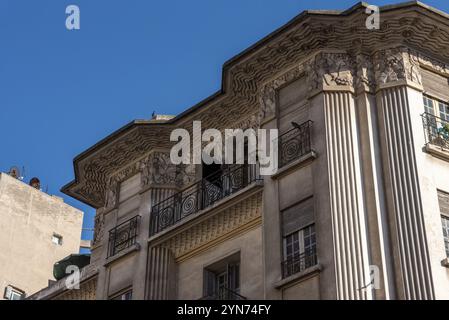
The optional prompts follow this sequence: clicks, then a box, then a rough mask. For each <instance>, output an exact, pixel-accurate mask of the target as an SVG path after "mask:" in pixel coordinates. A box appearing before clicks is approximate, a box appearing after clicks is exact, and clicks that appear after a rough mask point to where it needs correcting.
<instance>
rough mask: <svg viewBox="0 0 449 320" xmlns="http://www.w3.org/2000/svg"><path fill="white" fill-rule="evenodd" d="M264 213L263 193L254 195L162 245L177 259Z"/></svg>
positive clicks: (176, 235)
mask: <svg viewBox="0 0 449 320" xmlns="http://www.w3.org/2000/svg"><path fill="white" fill-rule="evenodd" d="M261 214H262V193H261V192H258V193H257V194H254V195H252V196H251V197H249V198H247V199H245V200H242V201H240V202H238V203H236V204H235V205H233V206H232V207H230V208H228V209H226V210H224V211H222V212H220V213H218V214H215V215H213V216H211V217H210V218H209V219H207V220H205V221H201V222H200V223H198V224H196V225H193V226H191V227H189V228H188V229H186V230H184V231H182V232H180V233H177V234H175V235H174V236H173V237H171V238H169V239H168V240H166V241H165V242H164V243H162V244H161V246H163V247H165V248H167V249H170V251H171V252H172V253H173V255H174V257H175V258H176V259H180V258H182V257H183V256H186V255H188V254H189V253H191V252H193V251H195V250H196V249H198V248H200V247H201V246H204V245H205V244H211V243H213V242H214V240H216V239H219V238H220V237H223V236H225V235H226V234H229V233H231V232H232V231H235V230H238V229H239V228H242V227H243V226H244V225H247V224H248V223H250V222H251V221H254V220H255V219H257V218H258V217H261Z"/></svg>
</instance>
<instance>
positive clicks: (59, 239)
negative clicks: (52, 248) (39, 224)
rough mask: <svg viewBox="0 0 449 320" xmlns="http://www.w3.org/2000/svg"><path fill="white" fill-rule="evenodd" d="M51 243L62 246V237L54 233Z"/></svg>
mask: <svg viewBox="0 0 449 320" xmlns="http://www.w3.org/2000/svg"><path fill="white" fill-rule="evenodd" d="M51 242H53V243H54V244H56V245H58V246H62V236H61V235H59V234H56V233H54V234H53V236H52V238H51Z"/></svg>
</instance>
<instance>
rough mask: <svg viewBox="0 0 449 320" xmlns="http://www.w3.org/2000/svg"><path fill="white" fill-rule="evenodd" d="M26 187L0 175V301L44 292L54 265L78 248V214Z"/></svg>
mask: <svg viewBox="0 0 449 320" xmlns="http://www.w3.org/2000/svg"><path fill="white" fill-rule="evenodd" d="M30 184H32V185H33V186H31V185H28V184H26V183H23V182H22V181H20V180H18V179H16V178H14V177H12V176H10V175H8V174H5V173H0V290H1V296H0V299H20V298H24V297H26V296H29V295H30V294H33V293H34V292H36V291H38V290H40V289H42V288H44V287H46V286H47V285H48V281H49V280H51V279H53V264H54V263H55V262H57V261H58V260H60V259H62V258H64V257H66V256H68V255H69V254H71V253H74V252H75V253H77V252H79V249H80V239H81V228H82V222H83V213H82V212H81V211H80V210H78V209H75V208H73V207H71V206H69V205H68V204H65V203H64V201H63V199H61V198H58V197H55V196H51V195H48V194H46V193H44V192H42V191H40V190H39V189H38V188H39V181H38V180H37V179H35V178H34V179H32V181H31V183H30Z"/></svg>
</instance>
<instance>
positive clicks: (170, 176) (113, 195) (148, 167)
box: [105, 151, 196, 209]
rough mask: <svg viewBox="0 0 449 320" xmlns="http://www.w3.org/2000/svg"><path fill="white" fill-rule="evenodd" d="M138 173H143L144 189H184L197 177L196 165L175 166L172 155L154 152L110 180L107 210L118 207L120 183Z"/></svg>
mask: <svg viewBox="0 0 449 320" xmlns="http://www.w3.org/2000/svg"><path fill="white" fill-rule="evenodd" d="M138 173H141V188H142V189H143V188H147V187H150V186H162V185H163V186H166V185H172V186H173V187H177V188H182V187H184V186H187V185H188V184H190V183H192V182H193V181H194V180H195V177H196V175H195V166H194V165H184V164H181V165H175V164H173V163H172V162H171V160H170V153H168V152H160V151H156V152H152V153H150V154H149V155H148V156H146V157H144V158H143V159H141V160H139V161H137V162H135V163H133V164H132V165H130V166H128V167H126V168H125V169H123V170H121V171H119V172H118V173H116V174H114V175H113V176H111V177H110V178H109V180H108V183H107V187H106V196H105V199H106V201H105V208H106V209H112V208H115V206H116V205H117V201H118V191H119V189H118V188H119V186H120V183H121V182H122V181H125V180H127V179H128V178H130V177H132V176H134V175H136V174H138Z"/></svg>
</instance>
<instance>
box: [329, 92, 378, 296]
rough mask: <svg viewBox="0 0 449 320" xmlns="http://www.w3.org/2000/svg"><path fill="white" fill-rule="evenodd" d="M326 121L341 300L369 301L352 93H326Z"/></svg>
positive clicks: (364, 228)
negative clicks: (366, 287) (364, 288)
mask: <svg viewBox="0 0 449 320" xmlns="http://www.w3.org/2000/svg"><path fill="white" fill-rule="evenodd" d="M324 95H325V106H324V107H325V120H326V135H327V137H326V139H327V153H328V169H329V184H330V186H329V187H330V199H331V215H332V224H333V225H332V230H333V238H334V256H335V272H336V282H337V283H336V284H337V298H338V299H370V298H371V297H372V294H371V291H370V290H362V288H363V287H365V286H366V285H367V284H368V283H369V282H370V278H369V256H368V249H367V247H368V246H367V239H366V222H365V212H364V205H363V195H362V182H361V170H360V158H359V150H358V138H357V122H356V115H355V110H354V102H353V97H352V94H351V93H349V92H326V93H324Z"/></svg>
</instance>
